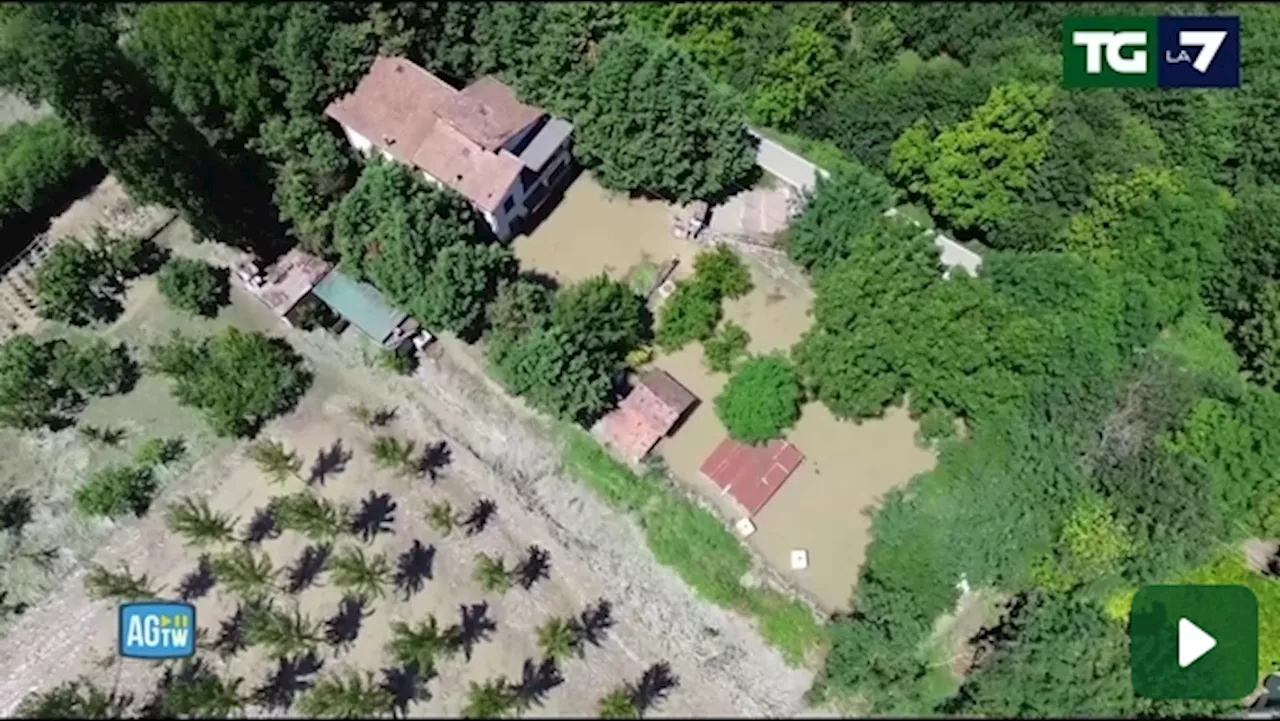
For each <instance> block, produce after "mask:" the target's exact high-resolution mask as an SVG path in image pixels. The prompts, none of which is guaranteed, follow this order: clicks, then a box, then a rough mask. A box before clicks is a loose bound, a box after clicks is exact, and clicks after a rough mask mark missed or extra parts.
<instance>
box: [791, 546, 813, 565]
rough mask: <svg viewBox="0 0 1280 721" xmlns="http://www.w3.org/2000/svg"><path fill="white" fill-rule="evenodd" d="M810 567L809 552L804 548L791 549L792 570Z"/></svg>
mask: <svg viewBox="0 0 1280 721" xmlns="http://www.w3.org/2000/svg"><path fill="white" fill-rule="evenodd" d="M808 567H809V552H808V551H806V550H804V549H803V548H796V549H793V550H792V551H791V570H793V571H803V570H804V569H806V568H808Z"/></svg>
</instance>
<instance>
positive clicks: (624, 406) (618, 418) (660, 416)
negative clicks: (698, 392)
mask: <svg viewBox="0 0 1280 721" xmlns="http://www.w3.org/2000/svg"><path fill="white" fill-rule="evenodd" d="M697 401H698V398H697V397H696V396H694V395H693V394H692V393H690V392H689V391H688V390H687V389H686V388H685V387H684V386H682V385H680V383H679V382H677V381H676V379H674V378H672V377H671V376H669V375H667V374H666V373H664V372H662V371H649V372H647V373H645V374H643V375H642V376H640V378H639V380H638V382H637V383H636V385H635V387H634V388H632V389H631V392H630V393H628V394H627V397H626V398H623V399H622V402H621V403H619V404H618V407H617V408H616V409H615V410H614V411H613V412H611V413H609V414H608V415H607V416H605V417H604V418H603V421H602V422H603V430H604V434H605V440H606V441H607V442H608V443H609V445H611V446H613V447H614V448H615V449H616V450H617V451H618V453H620V454H621V455H622V456H623V457H624V458H626V459H627V460H629V461H632V462H633V463H634V462H637V461H639V460H640V459H641V458H644V456H645V454H646V453H648V452H649V451H650V450H652V449H653V447H654V446H655V445H657V443H658V441H659V440H661V439H662V437H663V436H664V435H666V434H667V433H668V432H669V431H670V430H671V429H672V428H673V427H675V425H676V423H678V422H679V421H680V418H681V417H682V416H683V415H684V414H685V412H686V411H688V410H689V408H691V407H693V404H694V403H696V402H697Z"/></svg>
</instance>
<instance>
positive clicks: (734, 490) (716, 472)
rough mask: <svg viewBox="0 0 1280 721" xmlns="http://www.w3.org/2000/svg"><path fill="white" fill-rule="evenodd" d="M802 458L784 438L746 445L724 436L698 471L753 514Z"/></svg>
mask: <svg viewBox="0 0 1280 721" xmlns="http://www.w3.org/2000/svg"><path fill="white" fill-rule="evenodd" d="M803 461H804V456H803V455H801V454H800V451H799V450H798V449H797V448H796V447H795V446H793V445H791V444H790V443H788V442H787V441H782V440H777V441H772V442H771V443H769V445H767V446H748V445H746V444H745V443H739V442H738V441H735V440H733V439H732V438H726V439H724V441H723V442H722V443H721V444H720V445H719V446H717V447H716V449H715V450H714V451H712V453H711V455H710V456H708V457H707V460H705V461H703V462H702V467H701V468H699V469H698V470H699V471H701V472H702V475H704V476H706V477H707V478H708V479H710V480H711V482H712V483H714V484H716V485H717V486H719V487H720V490H721V491H723V492H725V493H728V494H729V495H731V496H733V498H734V500H736V501H737V502H738V503H739V504H740V505H741V506H742V507H743V509H745V510H746V512H747V515H749V516H754V515H756V514H757V513H759V512H760V509H762V508H764V506H765V504H766V503H768V502H769V499H770V498H773V494H775V493H777V492H778V489H779V488H782V484H783V483H786V482H787V479H788V478H790V477H791V474H792V473H794V472H795V470H796V469H797V468H799V467H800V463H801V462H803Z"/></svg>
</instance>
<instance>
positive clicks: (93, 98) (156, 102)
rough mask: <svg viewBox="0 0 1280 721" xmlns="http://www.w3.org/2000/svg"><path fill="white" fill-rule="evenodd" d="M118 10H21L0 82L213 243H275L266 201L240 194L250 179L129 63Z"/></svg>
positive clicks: (58, 6) (10, 27) (0, 62)
mask: <svg viewBox="0 0 1280 721" xmlns="http://www.w3.org/2000/svg"><path fill="white" fill-rule="evenodd" d="M113 13H114V6H113V5H92V6H90V5H78V4H71V3H65V4H64V3H50V4H41V5H31V6H24V7H22V8H20V10H19V11H17V12H15V13H13V14H12V15H10V16H9V18H8V19H7V20H6V21H5V22H4V26H3V35H2V36H0V69H2V70H0V84H3V85H4V86H5V87H9V88H12V89H14V90H17V91H18V92H20V93H22V95H23V96H25V97H26V98H27V99H29V100H31V101H33V102H40V101H43V102H47V103H49V105H51V106H53V108H54V110H56V111H57V113H58V115H59V116H60V117H62V118H63V119H64V120H66V121H67V123H69V124H70V125H71V127H72V128H74V129H75V130H76V131H77V132H79V133H81V134H82V135H84V136H85V137H86V138H87V139H88V141H89V142H90V144H91V146H92V147H93V150H94V152H95V154H96V155H97V156H98V158H99V159H100V160H101V161H102V163H103V165H105V166H106V167H107V168H108V169H109V170H111V172H113V173H114V174H115V175H116V176H117V177H119V178H120V180H121V181H123V182H124V184H125V185H126V186H127V187H128V188H129V190H130V191H131V192H132V193H133V194H134V196H135V197H136V198H137V199H138V200H140V201H144V202H154V203H162V204H165V205H169V206H171V207H175V208H178V209H179V210H181V211H182V212H183V214H184V215H185V216H186V217H187V220H188V221H189V222H190V223H191V225H192V227H193V228H195V229H196V231H197V232H199V233H200V234H201V235H203V236H205V237H208V238H214V239H217V240H221V241H223V242H227V243H231V244H235V245H258V246H269V245H270V244H271V241H270V239H269V234H270V228H269V227H264V226H263V223H262V220H263V217H264V216H265V217H267V218H269V217H271V216H270V215H268V214H266V213H264V207H265V206H264V204H263V202H262V199H255V198H253V197H252V196H249V197H245V196H242V195H241V194H240V193H239V190H240V188H241V187H242V186H243V182H242V181H243V177H241V176H239V174H238V173H237V172H236V171H234V170H233V169H232V168H230V167H228V166H227V165H226V164H225V163H224V162H223V160H222V159H221V158H220V157H218V155H217V154H216V153H214V152H213V150H212V149H211V148H210V146H209V143H208V141H207V140H205V138H204V137H203V136H201V135H200V133H199V132H198V131H197V130H196V129H195V128H194V126H192V125H191V124H190V123H189V122H188V121H187V120H186V119H185V118H183V117H182V115H181V113H179V112H178V111H177V110H175V109H174V108H173V106H172V104H171V103H170V102H169V100H168V98H166V97H165V96H164V95H163V93H161V92H160V91H159V89H158V88H156V86H155V85H154V84H152V83H151V82H150V81H149V80H148V79H147V78H146V76H145V75H144V74H143V73H142V72H141V71H140V70H139V68H138V67H137V66H135V65H134V64H133V63H132V62H131V61H130V60H129V59H128V58H127V57H126V56H125V54H124V52H123V51H122V50H121V48H120V46H119V43H118V38H117V36H116V30H115V27H114V24H113V22H112V20H113V18H112V15H113ZM264 231H265V232H264Z"/></svg>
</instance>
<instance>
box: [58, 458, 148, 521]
mask: <svg viewBox="0 0 1280 721" xmlns="http://www.w3.org/2000/svg"><path fill="white" fill-rule="evenodd" d="M157 490H159V488H158V484H157V483H156V479H155V476H153V475H152V473H151V469H150V468H148V467H143V466H108V467H107V468H103V469H102V470H100V471H97V472H96V473H94V474H93V475H92V476H90V477H89V480H88V481H87V482H85V484H84V485H82V486H80V487H79V488H77V489H76V494H75V499H76V508H77V509H79V510H80V512H81V513H84V514H86V515H90V516H107V517H109V518H115V517H117V516H122V515H124V514H126V513H132V514H134V515H135V516H141V515H143V514H145V513H146V512H147V509H148V508H150V507H151V501H152V499H153V498H155V495H156V492H157Z"/></svg>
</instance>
